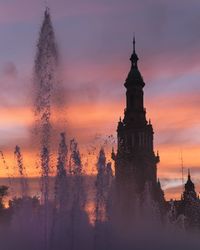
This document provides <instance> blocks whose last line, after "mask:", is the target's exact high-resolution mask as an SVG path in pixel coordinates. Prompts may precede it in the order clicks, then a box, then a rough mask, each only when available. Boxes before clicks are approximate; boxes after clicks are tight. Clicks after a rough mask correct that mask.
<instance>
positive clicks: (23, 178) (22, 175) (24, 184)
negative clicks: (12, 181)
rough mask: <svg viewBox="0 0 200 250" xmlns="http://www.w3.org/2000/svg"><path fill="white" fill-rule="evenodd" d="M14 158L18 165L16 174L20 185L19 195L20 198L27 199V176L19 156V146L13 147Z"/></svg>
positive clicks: (21, 158)
mask: <svg viewBox="0 0 200 250" xmlns="http://www.w3.org/2000/svg"><path fill="white" fill-rule="evenodd" d="M14 153H15V157H16V160H17V165H18V172H19V176H20V184H21V195H22V197H27V196H28V190H29V188H28V182H27V176H26V170H25V167H24V164H23V157H22V154H21V149H20V147H19V146H16V147H15V152H14Z"/></svg>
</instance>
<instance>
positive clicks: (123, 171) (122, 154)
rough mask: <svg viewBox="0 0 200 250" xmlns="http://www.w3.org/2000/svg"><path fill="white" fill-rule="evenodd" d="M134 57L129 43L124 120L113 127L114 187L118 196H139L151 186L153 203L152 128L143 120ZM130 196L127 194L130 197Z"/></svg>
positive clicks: (140, 84) (140, 79)
mask: <svg viewBox="0 0 200 250" xmlns="http://www.w3.org/2000/svg"><path fill="white" fill-rule="evenodd" d="M138 60H139V58H138V56H137V54H136V49H135V38H134V39H133V53H132V55H131V58H130V61H131V68H130V71H129V74H128V76H127V79H126V81H125V83H124V86H125V88H126V108H125V110H124V118H123V119H121V118H120V120H119V122H118V127H117V138H118V148H117V153H116V154H114V152H113V159H114V160H115V173H116V185H117V189H118V193H119V194H120V193H121V195H122V196H124V194H125V193H126V192H129V197H130V196H131V193H132V192H133V191H131V190H134V192H135V193H136V194H139V195H140V194H142V193H143V191H144V188H145V184H146V183H148V184H149V185H150V186H151V189H152V194H153V196H154V197H155V199H157V197H156V196H157V194H158V193H159V189H160V190H161V188H160V185H159V183H158V181H157V163H158V162H159V155H158V154H157V155H155V153H154V146H153V135H154V132H153V127H152V124H151V121H147V119H146V109H145V108H144V91H143V88H144V86H145V83H144V80H143V77H142V75H141V73H140V71H139V69H138ZM130 192H131V193H130Z"/></svg>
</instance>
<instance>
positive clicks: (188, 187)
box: [185, 169, 195, 191]
mask: <svg viewBox="0 0 200 250" xmlns="http://www.w3.org/2000/svg"><path fill="white" fill-rule="evenodd" d="M194 190H195V186H194V183H193V182H192V180H191V175H190V170H189V169H188V179H187V182H186V184H185V191H194Z"/></svg>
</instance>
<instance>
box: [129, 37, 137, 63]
mask: <svg viewBox="0 0 200 250" xmlns="http://www.w3.org/2000/svg"><path fill="white" fill-rule="evenodd" d="M135 43H136V42H135V35H134V36H133V54H132V55H131V58H130V60H131V62H132V67H133V68H137V61H138V60H139V58H138V56H137V54H136V52H135Z"/></svg>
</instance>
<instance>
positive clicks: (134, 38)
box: [133, 33, 135, 53]
mask: <svg viewBox="0 0 200 250" xmlns="http://www.w3.org/2000/svg"><path fill="white" fill-rule="evenodd" d="M133 53H135V33H134V35H133Z"/></svg>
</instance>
